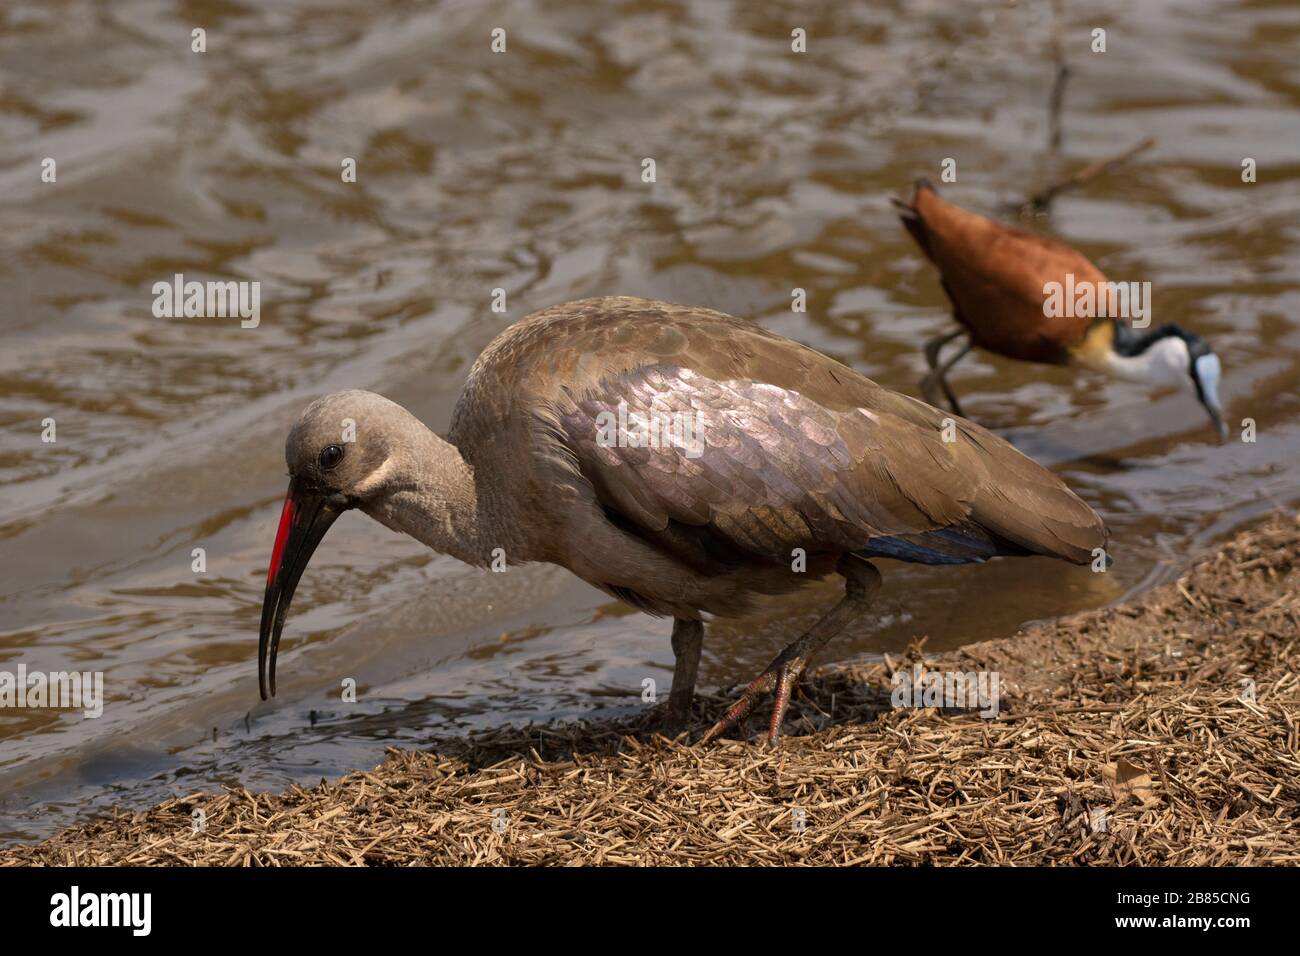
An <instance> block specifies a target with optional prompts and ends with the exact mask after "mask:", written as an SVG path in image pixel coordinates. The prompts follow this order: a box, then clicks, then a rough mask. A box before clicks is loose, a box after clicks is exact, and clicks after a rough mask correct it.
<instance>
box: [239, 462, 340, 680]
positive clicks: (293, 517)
mask: <svg viewBox="0 0 1300 956" xmlns="http://www.w3.org/2000/svg"><path fill="white" fill-rule="evenodd" d="M346 509H347V505H346V503H345V502H344V501H342V500H341V499H340V498H339V496H325V495H320V494H316V493H314V492H311V491H308V490H306V489H305V488H304V487H303V486H302V485H301V484H300V483H299V482H298V480H297V479H296V478H295V479H292V480H290V482H289V491H288V493H287V494H286V495H285V496H284V507H283V509H281V511H280V526H279V527H278V528H277V529H276V532H275V547H274V548H273V549H272V551H271V566H270V568H269V569H268V570H267V573H266V597H265V598H263V599H262V632H261V635H260V636H259V638H258V641H257V683H258V688H259V689H260V690H261V692H262V700H266V699H267V696H268V695H267V687H268V685H269V687H270V696H271V697H274V696H275V658H276V655H277V653H278V652H279V649H280V632H281V631H282V630H283V629H284V618H285V615H286V614H288V613H289V602H290V601H291V600H293V592H294V589H295V588H296V587H297V586H298V579H299V578H301V577H302V572H303V570H304V569H305V568H306V567H307V562H308V561H310V560H311V556H312V552H314V551H315V550H316V546H317V545H318V544H320V541H321V538H323V537H325V532H326V531H328V530H329V529H330V525H332V524H333V523H334V520H335V519H336V518H337V517H338V516H339V515H340V514H342V513H343V512H344V511H345V510H346ZM268 651H269V653H268ZM268 663H269V665H270V666H269V667H268Z"/></svg>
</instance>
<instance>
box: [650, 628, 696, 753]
mask: <svg viewBox="0 0 1300 956" xmlns="http://www.w3.org/2000/svg"><path fill="white" fill-rule="evenodd" d="M703 647H704V622H703V621H686V620H682V619H681V618H676V619H674V621H673V654H674V655H675V656H676V658H677V663H676V665H675V666H674V667H673V687H672V690H671V691H669V693H668V704H667V706H666V707H656V708H655V710H654V712H653V713H652V714H651V721H652V722H653V724H654V725H655V726H656V727H657V728H658V729H660V730H662V731H663V732H665V733H668V734H676V733H678V732H680V731H681V730H683V729H685V727H686V723H687V721H688V720H689V719H690V716H691V701H693V700H694V699H695V678H696V675H698V674H699V672H700V651H701V649H702V648H703Z"/></svg>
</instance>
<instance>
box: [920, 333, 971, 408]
mask: <svg viewBox="0 0 1300 956" xmlns="http://www.w3.org/2000/svg"><path fill="white" fill-rule="evenodd" d="M958 334H960V332H959V333H958ZM972 348H974V346H972V345H971V344H970V342H967V343H966V344H965V345H964V346H962V348H961V350H960V351H958V352H957V354H956V355H954V356H952V357H951V358H950V359H948V360H947V361H946V362H944V363H943V364H942V365H939V366H937V367H936V366H934V365H931V371H930V373H929V374H928V375H926V377H925V378H923V379H921V395H922V396H923V397H924V398H925V400H926V401H927V402H928V403H929V404H931V405H934V406H935V407H938V405H939V395H938V393H937V392H936V391H935V386H936V385H938V386H939V387H940V388H942V389H943V396H944V398H946V399H947V400H948V407H949V408H951V409H952V410H953V412H955V413H956V414H958V415H962V416H964V415H965V413H964V412H963V411H962V410H961V404H960V403H959V402H958V401H957V396H956V395H954V394H953V392H952V389H951V388H950V387H949V386H948V377H947V376H948V370H949V369H950V368H952V367H953V366H954V365H956V364H957V363H958V362H959V361H961V359H963V358H965V357H966V354H967V353H968V352H970V350H971V349H972ZM929 352H930V349H929V346H928V345H927V346H926V359H927V360H928V359H929V357H930V355H929ZM936 357H937V355H936Z"/></svg>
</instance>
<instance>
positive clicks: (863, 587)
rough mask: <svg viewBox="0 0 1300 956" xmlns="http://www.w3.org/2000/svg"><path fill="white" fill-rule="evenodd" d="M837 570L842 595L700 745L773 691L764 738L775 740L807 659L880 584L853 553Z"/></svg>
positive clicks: (873, 571)
mask: <svg viewBox="0 0 1300 956" xmlns="http://www.w3.org/2000/svg"><path fill="white" fill-rule="evenodd" d="M836 570H837V571H839V573H840V574H842V575H844V597H842V598H841V599H840V601H839V603H838V604H836V605H835V607H833V608H831V610H830V611H828V612H827V613H826V614H825V616H823V617H822V619H821V620H820V621H818V622H817V623H816V624H814V625H813V626H812V627H811V628H810V629H809V630H808V632H807V633H806V634H804V635H803V636H802V637H800V638H798V639H797V640H794V641H791V642H790V643H789V644H788V645H787V646H786V648H785V650H783V651H781V653H780V654H778V655H777V656H776V659H775V660H773V661H772V663H771V664H768V665H767V668H766V669H765V670H764V671H763V673H761V674H759V675H758V676H757V677H756V678H754V680H753V681H752V682H751V683H750V685H749V686H748V687H746V688H745V692H744V693H743V694H741V695H740V699H739V700H737V701H736V702H735V703H734V704H732V705H731V706H730V707H729V708H727V712H726V713H725V714H723V715H722V717H721V718H719V720H718V722H717V723H715V724H714V725H713V726H712V727H710V728H709V729H708V731H707V732H706V733H705V734H704V736H703V737H701V738H700V744H701V745H703V744H707V743H708V742H709V741H711V740H714V739H716V738H717V737H718V736H719V735H721V734H722V733H724V732H725V731H726V730H728V729H729V728H731V727H733V726H735V725H736V724H737V723H739V722H740V721H741V720H743V719H744V718H745V716H746V715H747V714H748V713H749V712H750V711H751V710H753V709H754V705H755V704H757V703H758V700H759V698H760V697H762V696H763V695H764V694H768V693H770V694H772V718H771V720H770V722H769V723H768V728H767V740H768V743H772V744H775V743H776V742H777V740H778V739H779V738H780V736H781V722H782V721H783V720H785V712H786V709H787V708H788V707H789V706H790V692H791V691H792V690H793V689H794V685H795V681H797V680H798V679H799V675H800V674H801V673H803V669H804V667H806V666H807V664H808V659H809V658H810V657H812V655H813V654H815V653H816V652H817V651H818V650H820V649H821V648H822V647H823V646H824V645H825V644H826V642H827V641H829V640H830V639H831V638H833V637H834V636H835V635H837V634H839V633H840V632H841V631H843V630H844V629H845V628H846V627H849V626H850V625H852V624H853V623H854V622H855V621H856V620H857V619H858V618H859V617H861V616H862V614H863V613H864V612H865V611H866V610H867V608H868V607H870V606H871V596H872V595H873V594H875V592H876V591H877V590H878V589H879V588H880V572H879V571H877V570H876V567H875V565H873V564H872V563H871V562H869V561H867V560H865V559H863V558H860V557H857V556H856V555H852V554H846V555H844V557H842V558H840V563H839V565H838V566H837V568H836Z"/></svg>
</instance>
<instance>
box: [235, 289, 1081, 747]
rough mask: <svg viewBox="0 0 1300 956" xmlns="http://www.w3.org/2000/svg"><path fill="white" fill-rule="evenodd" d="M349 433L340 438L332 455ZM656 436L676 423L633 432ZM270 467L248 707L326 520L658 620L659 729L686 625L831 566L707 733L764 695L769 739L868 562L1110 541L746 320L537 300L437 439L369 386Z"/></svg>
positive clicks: (867, 587) (949, 421)
mask: <svg viewBox="0 0 1300 956" xmlns="http://www.w3.org/2000/svg"><path fill="white" fill-rule="evenodd" d="M620 416H622V417H621V418H620ZM345 419H350V420H351V421H353V422H355V441H354V442H350V443H344V442H341V441H340V437H339V436H340V432H341V429H342V427H343V422H344V420H345ZM612 422H620V423H633V424H631V425H629V426H628V427H622V426H619V427H618V428H615V429H614V430H613V431H611V429H610V425H611V423H612ZM656 422H663V423H665V425H666V426H667V425H669V424H671V425H672V426H675V427H676V429H677V430H676V431H673V430H672V428H669V427H665V429H664V430H662V431H660V432H658V436H659V440H654V438H652V437H650V438H648V436H652V435H654V434H655V432H654V431H653V430H651V429H648V428H646V427H644V426H646V425H648V424H649V423H656ZM647 439H648V440H647ZM949 439H950V440H949ZM286 459H287V461H288V464H289V470H290V474H291V475H292V479H291V483H290V489H289V496H288V501H287V503H286V506H285V510H284V517H283V518H282V531H281V533H280V534H279V535H277V542H276V554H275V560H274V561H273V567H272V569H271V572H270V577H269V581H268V585H267V595H266V604H265V606H264V613H263V621H262V634H261V645H260V646H261V653H260V661H261V664H260V670H261V673H262V674H263V677H264V682H263V696H265V694H266V684H265V678H266V677H269V678H270V691H271V693H274V691H275V684H274V662H275V649H276V646H277V645H278V643H279V636H280V630H281V628H282V626H283V620H284V614H285V611H286V609H287V607H288V602H289V599H290V598H291V597H292V590H293V585H294V584H295V583H296V581H297V579H298V576H299V575H300V574H301V571H302V568H303V567H304V566H305V565H306V562H307V560H308V558H309V557H310V553H311V548H312V547H314V544H315V542H316V541H318V540H319V538H320V536H321V535H322V534H323V533H324V531H323V530H322V528H321V525H322V524H323V525H324V527H328V524H329V522H331V521H332V520H333V517H334V516H335V515H336V514H337V513H339V512H340V511H342V510H344V509H346V508H350V507H355V508H359V509H360V510H362V511H363V512H365V513H366V514H368V515H370V516H371V517H373V518H375V519H376V520H378V521H380V522H382V523H383V524H385V525H387V526H388V527H390V528H393V529H395V530H398V531H403V532H406V533H408V534H410V535H412V536H413V537H415V538H417V539H419V540H420V541H422V542H424V543H425V544H427V545H429V546H430V547H431V548H434V549H435V550H437V551H440V552H443V553H446V554H450V555H453V556H455V557H457V558H459V559H461V560H462V561H466V562H468V563H470V564H474V565H480V566H483V565H487V564H488V563H489V562H491V561H492V559H493V556H494V554H495V555H500V556H503V557H504V558H505V560H506V561H507V562H509V563H510V564H520V563H525V562H531V561H546V562H551V563H553V564H558V565H561V566H563V567H566V568H568V569H569V570H570V571H572V572H573V573H574V574H576V575H577V576H578V577H580V578H582V579H583V580H585V581H588V582H590V583H591V584H593V585H595V586H596V587H598V588H601V589H603V590H604V591H606V592H607V593H609V594H611V595H613V596H614V597H616V598H618V599H620V600H622V601H625V602H627V603H628V604H631V605H633V606H635V607H638V608H640V609H641V610H644V611H646V612H648V613H650V614H654V615H665V616H671V617H673V618H674V620H675V624H674V629H673V647H674V651H675V653H676V657H677V667H676V671H675V673H674V679H673V687H672V691H671V695H670V698H669V702H668V708H667V717H668V718H669V720H670V721H671V722H680V721H681V720H682V719H683V718H684V717H685V714H686V712H687V710H688V709H689V706H690V702H691V699H692V696H693V693H694V684H695V674H696V669H697V666H698V661H699V654H700V644H701V640H702V636H703V626H702V616H703V615H705V614H715V615H724V616H728V615H737V614H740V613H742V612H744V611H745V610H746V609H747V608H748V607H750V605H751V602H752V600H753V598H754V597H756V596H757V595H763V594H779V593H783V592H788V591H790V590H793V589H795V588H798V587H800V586H801V585H803V584H805V583H807V582H808V581H809V580H812V579H816V578H821V577H824V576H826V575H827V574H829V573H830V572H832V571H838V572H839V573H841V574H843V575H844V577H845V578H846V593H845V597H844V599H843V600H842V601H841V602H840V603H839V604H838V605H837V606H836V607H835V608H834V609H833V610H832V611H831V612H829V613H828V614H827V615H826V617H824V618H823V619H822V621H820V622H819V623H818V624H817V625H816V626H815V627H814V628H813V629H812V630H811V631H809V632H808V633H807V634H805V635H803V636H802V637H801V638H799V639H798V640H796V641H794V642H792V643H791V644H790V645H789V646H788V647H787V648H786V649H785V650H784V651H783V652H782V653H781V654H780V655H778V657H777V658H776V660H774V661H773V662H772V665H771V666H770V667H769V668H768V669H767V670H765V671H764V672H763V674H762V675H760V677H759V678H758V679H757V680H756V681H755V682H754V683H753V684H752V685H751V686H750V688H749V690H748V691H747V692H746V694H745V695H744V696H743V697H742V698H741V700H740V701H739V702H738V704H737V705H736V707H733V708H732V710H731V711H729V712H728V714H727V715H725V716H724V717H723V719H722V720H721V721H719V724H718V725H716V726H715V727H714V728H713V729H712V730H711V731H710V732H709V733H708V734H707V735H706V739H708V738H711V737H712V736H714V735H716V733H718V732H720V731H721V730H723V729H725V727H726V726H729V725H730V724H731V723H733V722H734V721H735V720H737V719H739V717H741V716H743V714H744V712H746V711H747V710H748V709H749V708H750V707H752V706H753V704H754V703H755V701H756V699H757V698H758V696H759V695H760V694H762V693H764V692H766V691H773V692H774V693H775V697H776V705H775V706H774V708H773V715H772V720H771V724H770V731H769V732H770V736H771V737H772V738H775V737H776V736H777V734H778V732H779V730H780V722H781V717H782V716H783V714H784V711H785V702H786V700H787V699H788V695H789V690H790V685H791V683H792V681H793V680H794V678H795V677H797V675H798V673H799V671H800V670H801V669H802V668H803V666H804V664H805V663H806V661H807V659H808V657H809V655H811V654H812V653H813V652H814V651H815V650H817V648H818V647H820V646H822V645H823V644H824V643H825V642H826V641H827V640H829V639H830V638H831V637H833V636H834V634H836V633H838V632H839V631H841V630H842V629H843V628H845V627H847V626H849V625H850V624H852V623H853V622H854V621H855V620H857V619H858V617H860V615H861V614H862V612H863V611H865V610H866V607H867V604H868V599H869V597H870V595H871V593H872V592H874V590H875V589H876V587H877V586H878V585H879V580H880V577H879V574H878V573H877V572H876V569H875V568H874V566H873V565H871V564H870V562H869V559H870V558H873V557H890V558H898V559H900V560H904V561H914V562H920V563H925V564H964V563H969V562H978V561H983V560H985V559H987V558H992V557H997V556H1001V555H1031V554H1039V555H1048V556H1051V557H1057V558H1062V559H1064V560H1067V561H1072V562H1075V563H1084V562H1088V561H1090V560H1092V559H1093V557H1094V552H1095V549H1098V548H1102V547H1104V545H1105V541H1106V532H1105V529H1104V526H1103V525H1102V522H1101V519H1100V518H1098V516H1097V515H1096V513H1095V512H1094V511H1093V510H1092V509H1091V508H1090V507H1088V505H1086V504H1085V503H1084V502H1083V501H1081V500H1080V499H1079V498H1078V497H1076V496H1075V495H1074V494H1073V493H1072V492H1071V491H1070V490H1069V489H1068V488H1066V486H1065V485H1064V484H1063V483H1062V482H1061V481H1060V479H1058V478H1057V477H1056V476H1055V475H1053V474H1052V473H1051V472H1049V471H1047V470H1046V469H1044V468H1042V467H1041V466H1039V465H1037V464H1035V463H1034V462H1033V461H1031V460H1029V459H1028V458H1026V457H1025V456H1023V455H1021V454H1020V453H1019V452H1018V451H1016V450H1015V449H1014V448H1013V447H1012V446H1011V445H1009V444H1007V443H1006V442H1004V441H1002V440H1001V439H999V438H997V437H995V436H994V435H992V434H991V433H989V432H988V431H986V430H985V429H983V428H981V427H979V426H978V425H974V424H972V423H970V422H967V421H964V420H961V419H954V418H951V417H949V416H945V414H944V413H943V412H940V411H939V410H937V409H934V408H931V407H930V406H928V405H925V404H923V403H921V402H919V401H916V400H915V399H911V398H908V397H906V396H904V395H899V394H896V393H894V392H890V391H888V390H887V389H884V388H882V387H881V386H879V385H877V384H876V383H874V382H872V381H870V380H869V379H867V378H865V377H863V376H862V375H860V374H858V373H857V372H855V371H853V370H852V369H850V368H848V367H846V366H844V365H842V364H840V363H839V362H837V361H835V360H833V359H831V358H828V357H827V356H825V355H822V354H821V353H819V352H816V351H814V350H812V349H810V348H807V347H805V346H802V345H799V344H798V343H796V342H793V341H791V340H789V339H786V338H783V337H781V336H779V335H776V334H774V333H772V332H768V331H766V330H764V329H762V328H761V327H759V326H756V325H753V324H752V323H749V322H745V321H742V320H740V319H736V318H732V317H731V316H728V315H724V314H722V313H719V312H714V311H710V310H708V309H700V308H690V307H685V306H679V305H672V304H669V303H666V302H652V301H647V300H644V299H634V298H626V297H610V298H598V299H584V300H581V301H578V302H570V303H566V304H564V305H559V306H555V307H553V308H548V309H545V310H543V311H541V312H538V313H535V314H533V315H531V316H529V317H528V318H526V319H523V320H522V321H520V322H518V323H516V324H515V325H513V326H511V327H510V328H508V329H506V330H505V331H504V332H502V333H501V334H500V335H499V336H497V338H496V339H495V340H493V341H492V342H491V343H490V344H489V345H488V347H487V348H486V349H485V350H484V351H483V353H482V355H481V356H479V359H478V361H477V362H476V363H475V364H474V367H473V369H472V370H471V371H470V374H469V378H468V381H467V382H466V384H465V388H464V391H463V393H462V395H461V397H460V400H459V402H458V403H457V406H456V409H455V413H454V416H453V420H452V424H451V429H450V432H449V434H448V436H447V439H446V440H443V439H441V438H439V437H437V436H436V435H434V434H433V433H432V432H431V431H429V429H428V428H426V427H425V426H424V425H423V424H422V423H421V422H420V421H419V420H418V419H416V418H415V417H414V416H412V415H411V414H410V413H409V412H407V411H406V410H405V409H403V408H401V407H400V406H398V405H396V404H394V403H392V402H390V401H388V400H387V399H385V398H382V397H380V396H378V395H375V394H374V393H371V392H359V391H349V392H337V393H334V394H331V395H327V396H325V397H324V398H322V399H319V400H318V401H316V402H314V403H313V404H312V405H311V406H309V407H308V408H307V409H306V411H304V412H303V414H302V417H301V418H300V419H299V421H298V423H297V424H296V425H295V426H294V427H293V429H292V431H291V432H290V434H289V438H288V441H287V444H286ZM498 549H499V550H498ZM268 651H269V655H270V656H269V664H270V668H269V670H268V668H267V666H266V665H267V662H268Z"/></svg>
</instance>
